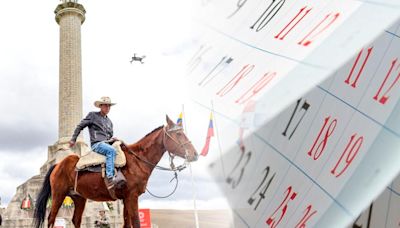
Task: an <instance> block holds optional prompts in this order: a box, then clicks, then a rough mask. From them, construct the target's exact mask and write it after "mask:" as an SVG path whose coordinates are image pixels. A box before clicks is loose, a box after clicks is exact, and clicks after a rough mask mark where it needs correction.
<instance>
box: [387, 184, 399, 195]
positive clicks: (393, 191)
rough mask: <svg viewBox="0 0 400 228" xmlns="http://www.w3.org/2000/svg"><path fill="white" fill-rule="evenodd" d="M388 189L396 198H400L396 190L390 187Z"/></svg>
mask: <svg viewBox="0 0 400 228" xmlns="http://www.w3.org/2000/svg"><path fill="white" fill-rule="evenodd" d="M387 189H389V191H391V192H392V193H393V194H395V195H396V196H398V197H400V192H397V191H396V190H394V189H393V188H392V187H390V186H388V187H387Z"/></svg>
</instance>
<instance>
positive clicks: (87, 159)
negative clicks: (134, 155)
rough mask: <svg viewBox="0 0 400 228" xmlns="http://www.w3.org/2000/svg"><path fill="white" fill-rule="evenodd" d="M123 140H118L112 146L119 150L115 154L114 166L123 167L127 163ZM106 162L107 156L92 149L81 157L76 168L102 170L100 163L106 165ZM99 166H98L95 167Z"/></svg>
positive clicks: (80, 169) (93, 170)
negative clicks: (122, 144) (122, 146)
mask: <svg viewBox="0 0 400 228" xmlns="http://www.w3.org/2000/svg"><path fill="white" fill-rule="evenodd" d="M121 143H122V142H121V141H116V142H114V143H113V144H112V146H113V147H114V148H115V150H116V151H117V154H116V156H115V161H114V166H115V168H122V167H124V166H125V165H126V158H125V154H124V152H123V151H122V149H121ZM105 163H106V156H104V155H101V154H99V153H96V152H94V151H90V152H89V153H87V154H86V155H83V156H82V157H80V158H79V161H78V163H76V169H77V170H78V171H84V170H85V171H91V172H96V170H101V167H100V166H99V165H104V164H105ZM95 166H98V167H95Z"/></svg>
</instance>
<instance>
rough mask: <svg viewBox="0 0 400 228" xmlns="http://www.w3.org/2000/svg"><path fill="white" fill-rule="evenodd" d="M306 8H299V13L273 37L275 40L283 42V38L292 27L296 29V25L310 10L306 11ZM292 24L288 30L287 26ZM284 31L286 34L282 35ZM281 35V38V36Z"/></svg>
mask: <svg viewBox="0 0 400 228" xmlns="http://www.w3.org/2000/svg"><path fill="white" fill-rule="evenodd" d="M306 8H307V6H304V7H303V8H301V9H300V10H299V12H298V13H297V15H296V16H295V17H294V18H293V19H292V20H291V21H290V22H289V23H288V24H287V25H286V26H285V27H284V28H283V29H282V30H281V31H280V32H279V33H278V34H277V35H276V36H275V39H280V40H283V39H285V37H286V36H287V34H289V32H290V31H292V30H293V28H294V27H296V25H297V24H298V23H299V22H300V21H301V20H303V18H304V17H305V16H306V15H307V14H308V13H309V12H310V11H311V10H312V8H311V9H308V10H306ZM298 17H300V18H299V19H297V18H298ZM292 23H294V24H293V25H292V26H291V27H290V28H289V26H290V25H291V24H292ZM284 31H286V33H284V34H282V33H283V32H284ZM281 35H282V36H281Z"/></svg>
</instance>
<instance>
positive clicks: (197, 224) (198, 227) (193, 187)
mask: <svg viewBox="0 0 400 228" xmlns="http://www.w3.org/2000/svg"><path fill="white" fill-rule="evenodd" d="M184 117H185V107H184V104H182V122H183V119H185V122H184V124H185V132H186V135H188V132H187V127H186V118H184ZM189 170H190V177H191V182H192V189H193V207H194V220H195V223H196V228H200V225H199V215H198V213H197V206H196V195H197V192H196V185H195V182H194V177H193V173H192V165H191V164H190V162H189Z"/></svg>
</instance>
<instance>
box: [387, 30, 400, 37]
mask: <svg viewBox="0 0 400 228" xmlns="http://www.w3.org/2000/svg"><path fill="white" fill-rule="evenodd" d="M385 32H386V33H389V34H390V35H393V36H395V37H397V38H400V36H399V35H397V34H395V33H393V32H390V31H387V30H385Z"/></svg>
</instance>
